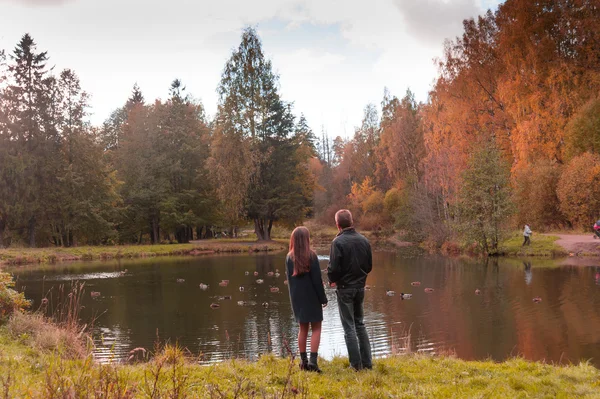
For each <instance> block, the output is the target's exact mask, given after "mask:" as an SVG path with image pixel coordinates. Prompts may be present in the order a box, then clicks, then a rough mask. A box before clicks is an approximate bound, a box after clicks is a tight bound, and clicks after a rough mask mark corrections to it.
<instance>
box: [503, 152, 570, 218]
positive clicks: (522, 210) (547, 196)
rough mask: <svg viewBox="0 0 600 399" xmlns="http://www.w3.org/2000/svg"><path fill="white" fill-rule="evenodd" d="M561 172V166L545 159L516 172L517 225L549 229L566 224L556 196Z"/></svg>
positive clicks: (515, 201)
mask: <svg viewBox="0 0 600 399" xmlns="http://www.w3.org/2000/svg"><path fill="white" fill-rule="evenodd" d="M561 172H562V167H561V165H559V164H558V163H556V162H552V161H549V160H543V159H541V160H538V161H536V162H533V163H531V164H529V165H527V166H526V167H524V168H520V169H518V170H517V171H516V172H515V175H514V203H515V206H516V209H517V214H516V220H517V225H518V226H523V225H524V224H529V225H531V226H532V227H533V228H535V229H537V230H546V229H550V228H553V227H559V226H561V225H564V222H565V219H564V216H563V214H562V212H561V210H560V202H559V199H558V196H557V188H558V182H559V179H560V176H561Z"/></svg>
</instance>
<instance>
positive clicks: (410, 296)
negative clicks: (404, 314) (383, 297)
mask: <svg viewBox="0 0 600 399" xmlns="http://www.w3.org/2000/svg"><path fill="white" fill-rule="evenodd" d="M400 297H401V298H402V299H410V298H412V294H405V293H404V292H401V293H400Z"/></svg>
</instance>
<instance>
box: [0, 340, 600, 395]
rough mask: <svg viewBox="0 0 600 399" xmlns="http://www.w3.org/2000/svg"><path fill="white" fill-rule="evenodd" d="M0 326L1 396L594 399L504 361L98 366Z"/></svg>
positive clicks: (553, 373)
mask: <svg viewBox="0 0 600 399" xmlns="http://www.w3.org/2000/svg"><path fill="white" fill-rule="evenodd" d="M27 342H28V339H27V338H26V337H25V338H22V337H16V338H15V337H14V336H11V335H9V333H8V330H7V329H6V328H1V329H0V391H2V393H3V394H4V393H6V397H11V398H13V397H15V398H18V397H36V398H37V397H40V398H42V397H110V398H138V397H139V398H142V397H156V398H158V397H161V398H163V397H164V398H166V397H177V398H186V397H187V398H234V397H238V398H284V397H287V398H292V397H298V398H321V397H323V398H414V397H426V398H462V397H469V398H475V397H481V398H521V397H522V398H573V397H578V398H600V371H599V370H598V369H596V368H595V367H593V366H591V365H589V364H587V363H582V364H579V365H571V366H552V365H548V364H542V363H535V362H528V361H525V360H522V359H512V360H508V361H506V362H502V363H495V362H492V361H483V362H476V361H463V360H459V359H455V358H450V357H430V356H425V355H404V356H395V357H390V358H386V359H377V360H376V361H375V362H374V369H373V370H371V371H363V372H360V373H356V372H354V371H351V370H350V369H349V368H348V361H347V359H344V358H336V359H334V360H332V361H321V362H320V366H321V368H322V370H323V374H320V375H318V374H313V373H308V372H301V371H299V370H298V367H297V362H294V363H291V362H290V360H289V359H283V358H277V357H275V356H273V355H264V356H262V357H261V358H260V359H259V360H258V361H257V362H254V363H252V362H247V361H243V360H229V361H224V362H222V363H218V364H214V365H210V366H200V365H198V364H197V363H196V362H195V361H194V359H192V358H189V357H186V356H185V355H184V353H185V352H184V351H182V350H180V349H177V348H173V347H167V348H165V349H163V350H161V351H160V352H159V353H158V355H157V356H155V357H153V358H152V359H151V360H149V361H145V362H142V363H136V364H120V365H118V364H109V365H106V364H105V365H100V364H97V363H95V362H94V361H93V359H92V358H91V356H88V357H83V358H81V359H77V360H72V359H71V360H69V359H67V358H65V357H64V356H61V355H60V351H58V350H52V351H51V350H40V349H34V348H32V347H31V346H29V345H28V344H27Z"/></svg>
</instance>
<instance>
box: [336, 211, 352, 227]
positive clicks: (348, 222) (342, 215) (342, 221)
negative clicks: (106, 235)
mask: <svg viewBox="0 0 600 399" xmlns="http://www.w3.org/2000/svg"><path fill="white" fill-rule="evenodd" d="M335 224H337V225H338V227H339V228H342V229H345V228H347V227H352V225H353V224H354V222H353V220H352V213H351V212H350V211H349V210H348V209H340V210H339V211H337V212H336V213H335Z"/></svg>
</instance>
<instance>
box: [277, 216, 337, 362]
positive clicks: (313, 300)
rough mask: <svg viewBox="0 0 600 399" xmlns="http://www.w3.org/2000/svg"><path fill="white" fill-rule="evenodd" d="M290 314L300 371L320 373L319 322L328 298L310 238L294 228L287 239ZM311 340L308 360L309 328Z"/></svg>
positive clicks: (301, 228) (303, 229) (302, 229)
mask: <svg viewBox="0 0 600 399" xmlns="http://www.w3.org/2000/svg"><path fill="white" fill-rule="evenodd" d="M285 264H286V273H287V276H288V287H289V290H290V299H291V302H292V310H293V311H294V316H295V318H296V321H297V322H298V324H299V325H300V331H299V332H298V348H299V350H300V369H302V370H309V371H316V372H319V373H320V372H321V370H320V369H319V366H318V365H317V357H318V351H319V344H320V343H321V322H322V321H323V308H324V307H325V306H327V297H326V296H325V289H324V288H323V280H322V278H321V268H320V267H319V259H318V258H317V254H315V253H314V251H312V250H311V249H310V234H309V232H308V229H307V228H306V227H304V226H300V227H296V228H295V229H294V231H293V232H292V236H291V237H290V252H288V255H287V258H286V260H285ZM309 325H310V328H311V330H312V335H311V338H310V360H309V359H308V358H307V356H306V339H307V338H308V328H309Z"/></svg>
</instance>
